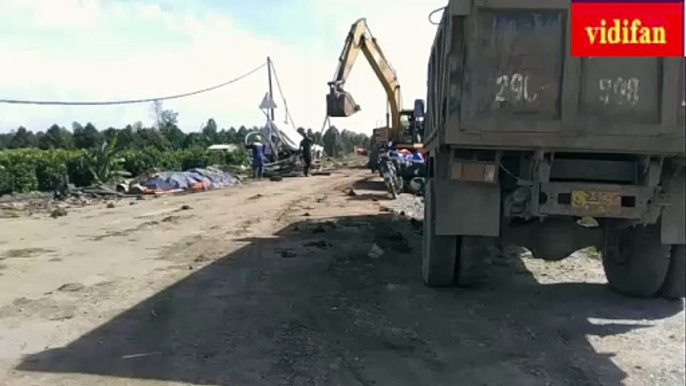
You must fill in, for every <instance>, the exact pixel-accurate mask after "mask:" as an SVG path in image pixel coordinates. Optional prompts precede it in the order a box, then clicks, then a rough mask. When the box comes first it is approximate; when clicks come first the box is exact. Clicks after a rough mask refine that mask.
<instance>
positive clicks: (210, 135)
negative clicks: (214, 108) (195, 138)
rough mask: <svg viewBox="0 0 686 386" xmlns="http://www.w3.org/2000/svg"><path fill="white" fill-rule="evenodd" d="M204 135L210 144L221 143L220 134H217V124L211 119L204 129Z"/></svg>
mask: <svg viewBox="0 0 686 386" xmlns="http://www.w3.org/2000/svg"><path fill="white" fill-rule="evenodd" d="M202 134H203V136H205V138H206V140H207V142H208V143H210V144H215V143H219V142H220V141H219V135H218V134H219V133H218V132H217V122H215V121H214V119H212V118H210V119H208V120H207V123H206V124H205V127H203V129H202Z"/></svg>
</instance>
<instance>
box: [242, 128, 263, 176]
mask: <svg viewBox="0 0 686 386" xmlns="http://www.w3.org/2000/svg"><path fill="white" fill-rule="evenodd" d="M245 148H246V149H250V150H252V171H253V177H254V178H255V179H256V180H261V179H262V175H263V173H264V169H263V168H264V145H263V144H262V137H260V136H259V134H258V135H255V138H254V139H253V142H252V143H250V144H246V145H245Z"/></svg>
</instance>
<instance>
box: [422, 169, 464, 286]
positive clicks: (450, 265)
mask: <svg viewBox="0 0 686 386" xmlns="http://www.w3.org/2000/svg"><path fill="white" fill-rule="evenodd" d="M435 202H436V182H435V181H434V180H433V179H429V180H427V181H426V185H425V186H424V229H423V240H422V276H423V278H424V284H426V285H427V286H429V287H446V286H450V285H453V284H454V281H455V260H456V256H457V237H455V236H438V235H436V223H435V221H436V215H435V213H436V207H435V206H436V205H435Z"/></svg>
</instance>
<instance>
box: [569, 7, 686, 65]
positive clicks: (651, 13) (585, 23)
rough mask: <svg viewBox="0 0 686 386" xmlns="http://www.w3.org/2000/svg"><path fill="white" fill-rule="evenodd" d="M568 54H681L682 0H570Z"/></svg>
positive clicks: (682, 44) (671, 55)
mask: <svg viewBox="0 0 686 386" xmlns="http://www.w3.org/2000/svg"><path fill="white" fill-rule="evenodd" d="M571 31H572V32H571V44H572V46H571V51H572V56H633V57H637V56H652V57H682V56H684V2H683V0H679V1H673V0H663V1H659V2H657V1H652V2H651V1H650V0H642V1H640V2H637V1H631V0H625V1H622V2H620V1H613V0H604V1H602V2H601V1H592V0H574V1H573V2H572V5H571Z"/></svg>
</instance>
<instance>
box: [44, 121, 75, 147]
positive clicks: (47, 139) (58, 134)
mask: <svg viewBox="0 0 686 386" xmlns="http://www.w3.org/2000/svg"><path fill="white" fill-rule="evenodd" d="M38 147H39V148H41V149H43V150H49V149H72V148H73V147H74V141H73V136H72V133H71V132H70V131H69V130H67V129H65V128H64V127H59V126H58V125H56V124H55V125H52V126H50V128H48V130H46V132H45V134H44V135H42V136H41V137H40V138H39V139H38Z"/></svg>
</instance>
